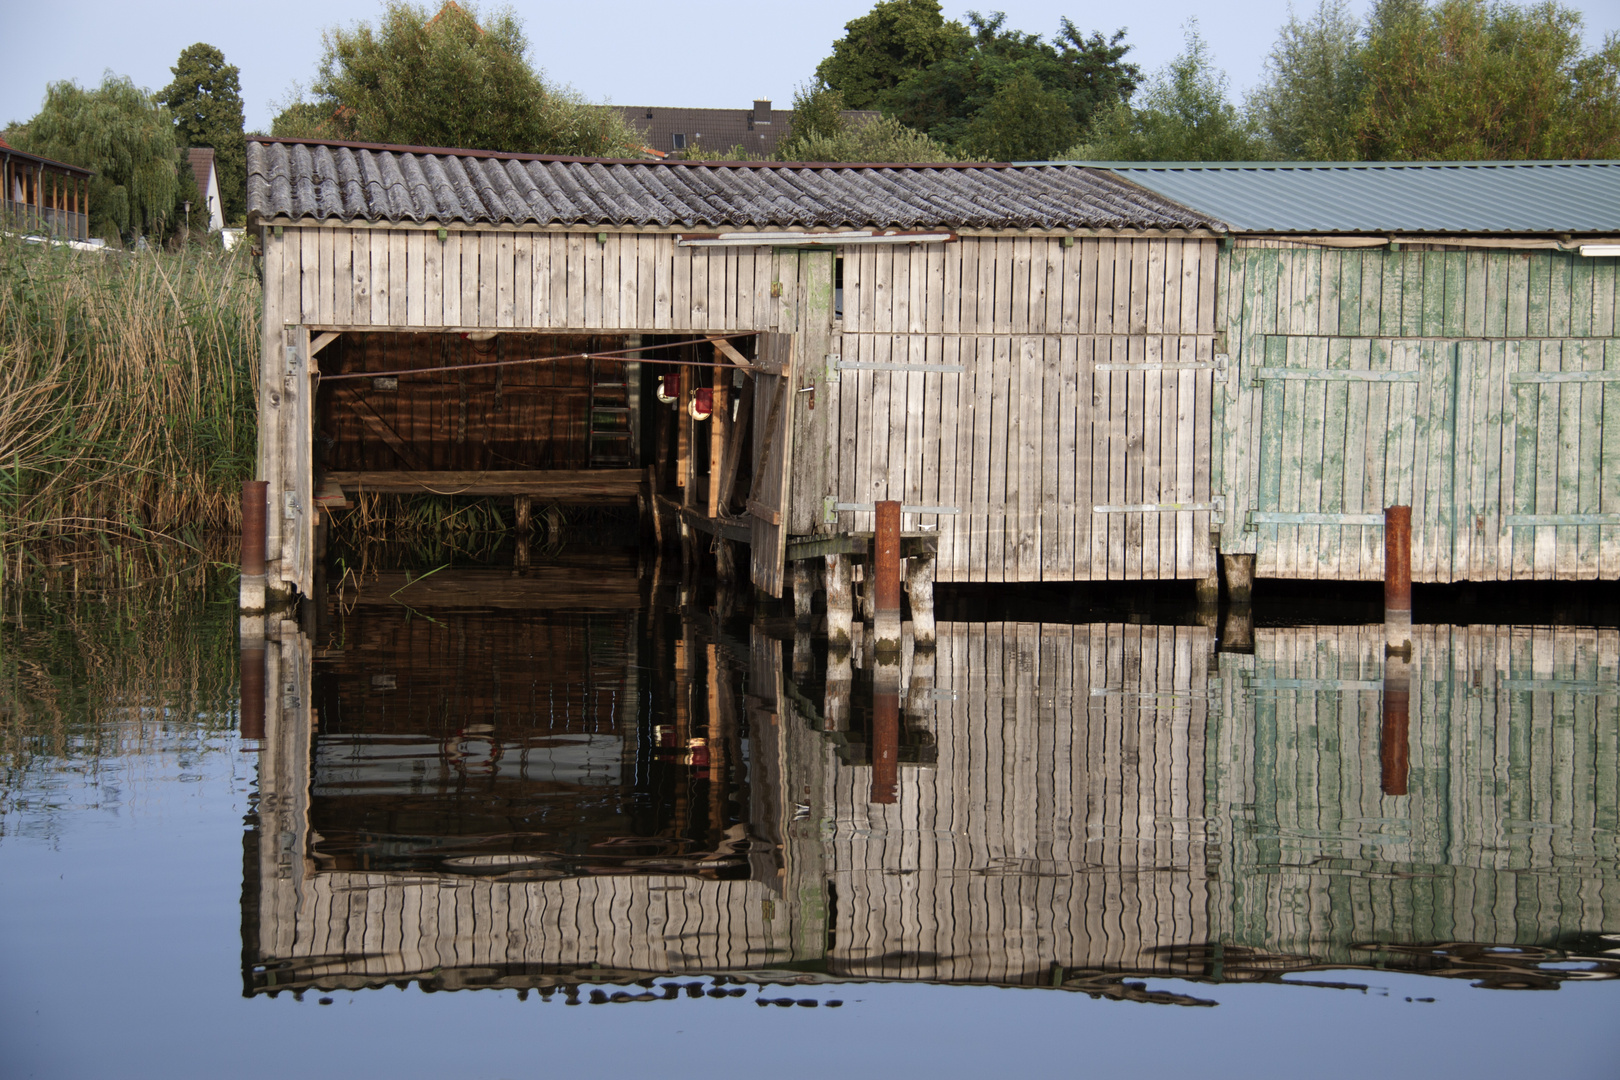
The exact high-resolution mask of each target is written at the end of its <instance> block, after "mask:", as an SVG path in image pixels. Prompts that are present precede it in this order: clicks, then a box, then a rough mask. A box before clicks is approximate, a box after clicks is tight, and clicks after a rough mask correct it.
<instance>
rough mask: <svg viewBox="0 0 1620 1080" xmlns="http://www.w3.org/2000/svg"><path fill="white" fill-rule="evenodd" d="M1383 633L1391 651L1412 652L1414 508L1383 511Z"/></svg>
mask: <svg viewBox="0 0 1620 1080" xmlns="http://www.w3.org/2000/svg"><path fill="white" fill-rule="evenodd" d="M1384 632H1385V636H1386V641H1387V644H1388V646H1389V648H1390V650H1392V651H1396V652H1407V653H1409V652H1410V650H1411V648H1412V508H1411V507H1410V506H1390V507H1386V508H1385V509H1384Z"/></svg>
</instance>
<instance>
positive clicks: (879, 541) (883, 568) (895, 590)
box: [872, 501, 900, 652]
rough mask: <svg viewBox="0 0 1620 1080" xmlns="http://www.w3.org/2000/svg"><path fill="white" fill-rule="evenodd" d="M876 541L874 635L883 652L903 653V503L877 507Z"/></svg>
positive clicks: (873, 545)
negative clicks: (901, 504) (901, 650)
mask: <svg viewBox="0 0 1620 1080" xmlns="http://www.w3.org/2000/svg"><path fill="white" fill-rule="evenodd" d="M876 510H877V514H876V517H877V535H876V536H874V537H873V538H872V636H873V638H875V639H876V643H877V650H878V651H879V652H899V651H900V504H899V503H897V502H893V501H890V502H880V503H878V504H877V507H876Z"/></svg>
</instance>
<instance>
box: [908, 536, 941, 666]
mask: <svg viewBox="0 0 1620 1080" xmlns="http://www.w3.org/2000/svg"><path fill="white" fill-rule="evenodd" d="M906 596H907V598H908V599H909V600H910V601H911V641H912V644H913V645H914V646H916V647H917V648H919V649H932V648H933V647H934V556H933V555H932V554H928V553H924V554H919V555H913V556H912V557H911V558H909V559H907V560H906Z"/></svg>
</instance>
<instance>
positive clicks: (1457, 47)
mask: <svg viewBox="0 0 1620 1080" xmlns="http://www.w3.org/2000/svg"><path fill="white" fill-rule="evenodd" d="M1580 30H1581V17H1580V15H1579V14H1578V13H1576V12H1574V11H1572V10H1570V9H1569V8H1565V7H1562V6H1560V5H1558V4H1556V3H1552V2H1547V3H1540V4H1537V5H1535V6H1533V7H1518V6H1515V5H1513V4H1491V5H1488V4H1486V3H1485V2H1484V0H1441V2H1440V3H1438V4H1435V5H1433V6H1429V5H1426V4H1424V3H1422V2H1420V0H1383V2H1382V3H1380V4H1379V5H1378V6H1377V7H1376V8H1375V9H1374V11H1373V15H1372V18H1371V20H1370V24H1369V28H1368V33H1367V43H1366V48H1365V50H1364V53H1363V57H1362V67H1363V69H1364V71H1365V79H1366V85H1365V88H1364V90H1363V93H1362V101H1361V109H1360V111H1359V113H1358V115H1357V119H1356V139H1357V143H1358V146H1359V148H1360V151H1361V153H1362V155H1363V156H1364V157H1366V158H1368V159H1369V160H1386V161H1389V160H1421V161H1428V160H1453V161H1465V160H1494V159H1513V158H1543V159H1547V158H1599V157H1616V156H1620V37H1617V36H1615V35H1610V36H1609V37H1608V38H1606V39H1605V41H1604V43H1603V47H1602V48H1601V49H1599V50H1598V51H1597V52H1596V53H1593V54H1590V55H1589V54H1587V53H1586V52H1585V49H1584V48H1583V46H1582V43H1581V34H1580Z"/></svg>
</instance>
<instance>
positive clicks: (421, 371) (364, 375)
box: [316, 330, 758, 382]
mask: <svg viewBox="0 0 1620 1080" xmlns="http://www.w3.org/2000/svg"><path fill="white" fill-rule="evenodd" d="M757 333H758V331H754V330H750V331H748V332H746V333H740V334H709V335H707V336H705V337H701V338H693V339H691V340H690V341H666V342H664V343H663V344H660V345H637V346H636V347H635V348H632V349H605V350H601V351H598V352H581V353H569V354H567V355H566V356H528V357H524V358H522V359H520V360H489V361H485V362H484V363H481V364H445V365H443V366H441V367H424V368H400V369H399V370H397V371H349V372H343V373H342V374H338V375H325V374H321V373H319V372H317V373H316V378H317V379H319V380H320V381H321V382H338V381H339V380H342V379H379V378H383V377H385V376H396V377H397V376H400V375H428V374H431V373H433V372H437V371H477V370H481V369H483V368H493V367H511V366H512V365H514V364H553V363H556V362H557V361H559V360H589V359H591V358H592V357H593V356H594V357H597V358H599V359H614V358H623V357H626V356H628V355H630V354H632V353H643V352H649V351H651V350H653V349H677V348H680V347H681V346H683V345H712V344H714V343H715V342H716V341H730V340H732V339H733V338H745V337H754V336H755V335H756V334H757ZM648 363H652V364H670V365H672V366H675V367H707V368H729V369H733V370H738V371H749V370H751V369H749V368H746V367H743V366H742V365H740V364H733V363H725V364H722V363H717V362H715V361H712V360H662V359H659V360H649V361H648Z"/></svg>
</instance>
